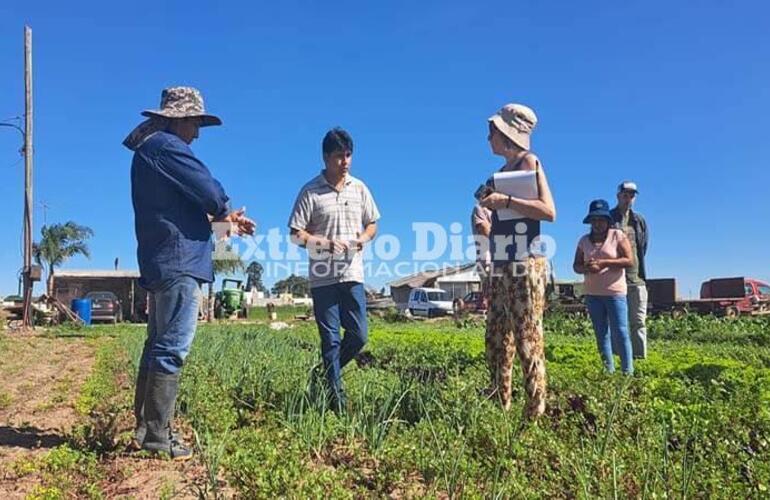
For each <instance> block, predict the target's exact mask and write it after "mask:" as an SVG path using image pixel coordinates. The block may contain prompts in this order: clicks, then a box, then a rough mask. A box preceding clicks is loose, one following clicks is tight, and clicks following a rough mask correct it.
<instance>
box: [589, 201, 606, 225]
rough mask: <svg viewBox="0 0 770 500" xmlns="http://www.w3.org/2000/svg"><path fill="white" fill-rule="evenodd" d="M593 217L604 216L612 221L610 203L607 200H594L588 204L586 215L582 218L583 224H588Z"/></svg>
mask: <svg viewBox="0 0 770 500" xmlns="http://www.w3.org/2000/svg"><path fill="white" fill-rule="evenodd" d="M593 217H604V218H605V219H607V220H608V221H609V222H610V223H612V215H611V214H610V204H609V203H607V200H594V201H592V202H591V203H590V204H589V205H588V215H586V216H585V218H584V219H583V224H590V223H591V219H592V218H593Z"/></svg>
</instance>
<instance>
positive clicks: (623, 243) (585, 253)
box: [572, 200, 634, 374]
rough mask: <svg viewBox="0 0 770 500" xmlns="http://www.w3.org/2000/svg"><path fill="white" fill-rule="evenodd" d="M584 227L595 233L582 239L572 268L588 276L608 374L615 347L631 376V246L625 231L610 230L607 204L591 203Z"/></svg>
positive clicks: (588, 302)
mask: <svg viewBox="0 0 770 500" xmlns="http://www.w3.org/2000/svg"><path fill="white" fill-rule="evenodd" d="M583 223H584V224H591V232H590V233H588V234H586V235H585V236H583V237H582V238H580V241H579V242H578V245H577V250H576V251H575V262H574V264H573V265H572V267H573V269H574V270H575V272H576V273H580V274H583V275H585V283H584V285H585V294H586V306H587V307H588V314H589V315H590V316H591V322H592V323H593V326H594V332H595V333H596V345H597V346H598V348H599V353H600V354H601V356H602V360H603V361H604V367H605V368H606V369H607V371H608V372H610V373H612V372H614V371H615V361H614V359H613V357H612V351H613V349H612V346H613V344H614V345H615V346H617V348H618V349H617V351H618V352H619V353H620V367H621V370H623V373H625V374H631V373H633V371H634V361H633V356H632V351H631V339H630V337H629V335H628V305H627V304H626V271H625V269H626V268H627V267H630V266H632V265H633V257H632V256H631V244H630V243H629V242H628V239H627V238H626V235H625V233H623V231H621V230H619V229H612V228H611V227H610V225H611V224H612V217H611V216H610V207H609V204H608V203H607V202H606V201H605V200H594V201H592V202H591V204H590V205H589V208H588V215H587V216H586V217H585V219H583Z"/></svg>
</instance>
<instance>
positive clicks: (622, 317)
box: [586, 295, 634, 374]
mask: <svg viewBox="0 0 770 500" xmlns="http://www.w3.org/2000/svg"><path fill="white" fill-rule="evenodd" d="M586 306H587V307H588V314H589V315H590V316H591V322H592V323H593V325H594V332H595V333H596V346H597V347H598V348H599V354H601V356H602V360H603V361H604V367H605V368H606V369H607V371H608V372H610V373H612V372H614V371H615V360H614V359H613V357H612V351H613V349H612V348H613V346H615V347H616V351H617V352H618V354H620V368H621V370H623V373H629V374H630V373H633V372H634V359H633V355H632V351H631V338H630V337H629V335H628V304H627V303H626V296H625V295H612V296H603V295H587V296H586Z"/></svg>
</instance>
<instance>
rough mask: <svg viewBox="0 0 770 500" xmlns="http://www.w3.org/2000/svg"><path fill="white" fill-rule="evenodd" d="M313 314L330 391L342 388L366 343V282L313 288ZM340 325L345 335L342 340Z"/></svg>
mask: <svg viewBox="0 0 770 500" xmlns="http://www.w3.org/2000/svg"><path fill="white" fill-rule="evenodd" d="M311 294H312V296H313V313H314V314H315V321H316V324H317V325H318V333H319V334H320V336H321V357H322V358H323V362H324V368H325V369H326V379H327V381H328V383H329V388H330V389H331V390H333V391H334V392H338V391H340V390H341V389H342V383H341V380H340V376H341V371H342V369H343V368H344V367H345V365H347V364H348V363H349V362H350V361H351V360H352V359H353V358H355V357H356V354H358V353H359V351H361V348H363V347H364V345H365V344H366V340H367V337H368V326H367V322H366V294H365V293H364V285H363V283H356V282H346V283H336V284H334V285H328V286H320V287H316V288H313V289H311ZM340 325H341V326H342V327H343V328H344V329H345V336H344V337H343V338H341V337H340Z"/></svg>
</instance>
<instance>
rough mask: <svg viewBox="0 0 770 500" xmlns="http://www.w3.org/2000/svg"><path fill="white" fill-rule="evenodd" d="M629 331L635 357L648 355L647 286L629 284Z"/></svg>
mask: <svg viewBox="0 0 770 500" xmlns="http://www.w3.org/2000/svg"><path fill="white" fill-rule="evenodd" d="M627 299H628V333H629V336H630V337H631V348H632V350H633V352H634V358H637V359H644V358H646V357H647V327H646V326H645V324H644V323H645V321H646V319H647V287H646V286H645V285H628V296H627Z"/></svg>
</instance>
